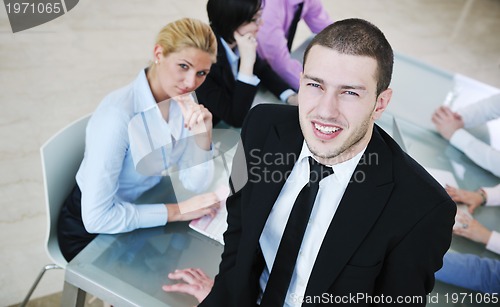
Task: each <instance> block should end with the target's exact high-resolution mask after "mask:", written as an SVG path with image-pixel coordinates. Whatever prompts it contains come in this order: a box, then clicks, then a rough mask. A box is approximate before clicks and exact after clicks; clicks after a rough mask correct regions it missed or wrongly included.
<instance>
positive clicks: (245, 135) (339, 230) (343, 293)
mask: <svg viewBox="0 0 500 307" xmlns="http://www.w3.org/2000/svg"><path fill="white" fill-rule="evenodd" d="M278 114H279V116H278ZM242 139H243V143H244V151H245V155H246V159H247V163H246V166H247V168H248V176H249V178H248V182H247V184H246V185H245V186H244V187H243V189H241V190H240V191H239V192H237V193H236V194H234V195H232V196H231V197H229V199H228V200H227V209H228V224H229V225H228V229H227V231H226V233H225V234H224V240H225V247H224V252H223V254H222V262H221V264H220V270H219V274H218V275H217V276H216V278H215V284H214V287H213V289H212V292H211V293H210V294H209V296H208V297H207V298H206V299H205V300H204V301H203V302H202V304H201V305H202V306H238V307H240V306H255V302H256V299H257V296H258V292H259V285H258V279H259V276H260V274H261V273H262V264H261V262H262V259H261V257H262V256H261V254H260V252H259V237H260V235H261V232H262V230H263V227H264V225H265V223H266V220H267V217H268V215H269V212H270V210H271V208H272V207H273V205H274V203H275V201H276V199H277V197H278V194H279V192H280V190H281V189H282V187H283V184H284V181H281V182H272V181H269V180H262V179H263V178H264V173H266V172H267V173H268V174H270V173H273V172H274V174H275V175H276V174H278V173H280V174H286V173H287V172H290V171H291V169H292V168H293V164H294V159H286V160H289V161H288V162H289V163H277V164H272V163H268V161H269V160H270V158H271V157H273V156H276V157H277V156H279V155H286V154H288V155H289V154H290V153H293V154H295V157H298V155H299V154H300V150H301V146H302V142H303V136H302V133H301V130H300V126H299V122H298V112H297V108H296V107H291V106H286V105H261V106H257V107H255V108H254V109H252V111H251V112H250V113H249V115H248V118H247V121H246V123H245V125H244V127H243V130H242ZM264 154H266V155H267V156H266V159H265V160H264V159H263V155H264ZM286 160H285V161H286ZM265 161H267V162H266V163H264V162H265ZM281 161H283V160H281ZM233 169H234V167H233ZM360 174H363V176H364V180H360V178H362V177H359V176H361V175H360ZM356 176H358V177H356ZM278 177H279V176H275V178H278ZM333 188H334V187H333ZM455 212H456V206H455V204H454V202H453V201H452V200H451V199H450V197H449V196H448V195H447V194H446V192H445V191H444V189H443V188H442V187H441V186H440V185H439V184H438V183H437V182H436V181H435V180H434V179H433V178H432V177H431V176H430V175H429V174H428V173H427V172H426V171H425V170H424V169H423V168H422V167H421V166H420V165H419V164H418V163H416V162H415V161H414V160H413V159H412V158H410V157H409V156H408V155H407V154H405V153H404V152H403V151H402V150H401V148H400V147H399V146H398V145H397V144H396V143H395V142H394V140H393V139H392V138H391V137H390V136H388V135H387V134H386V133H385V132H384V131H383V130H382V129H381V128H379V127H378V126H376V125H375V126H374V129H373V136H372V138H371V140H370V142H369V144H368V147H367V149H366V151H365V153H364V156H363V157H362V158H361V160H360V162H359V164H358V166H357V168H356V170H355V172H354V174H353V181H352V183H350V184H349V185H348V187H347V189H346V191H345V194H344V196H343V198H342V200H341V202H340V204H339V207H338V209H337V212H336V213H335V216H334V218H333V219H332V221H331V224H330V226H329V229H328V231H327V233H326V235H325V237H324V239H323V243H322V246H321V249H320V251H319V254H318V256H317V258H316V262H315V264H314V267H313V270H312V273H311V276H310V278H309V282H308V284H307V288H306V298H307V296H309V297H313V296H320V297H325V298H329V295H330V294H331V295H335V296H337V297H338V298H337V299H342V300H344V302H345V303H346V305H356V306H375V305H377V306H379V305H383V304H375V303H373V301H374V300H373V299H372V300H371V301H370V299H364V300H363V299H359V300H358V299H356V300H352V299H351V300H348V299H349V298H351V297H352V296H354V297H357V295H358V293H359V295H371V296H372V297H375V296H378V298H380V297H381V295H384V297H386V298H387V297H388V296H390V297H391V299H392V302H396V299H397V297H398V296H404V297H405V298H407V299H408V297H410V296H412V297H413V296H416V297H417V298H416V299H420V300H421V302H420V303H414V304H409V305H410V306H412V305H413V306H424V305H425V295H426V294H427V293H429V292H430V291H431V290H432V288H433V286H434V272H435V271H436V270H438V269H439V268H440V267H441V265H442V257H443V255H444V253H445V252H446V251H447V249H448V248H449V245H450V242H451V229H452V226H453V223H454V216H455ZM410 299H411V298H410ZM346 300H347V301H346ZM334 301H335V298H333V299H332V301H329V300H323V301H320V302H319V303H318V302H316V303H308V302H307V301H306V302H305V303H304V304H303V306H316V305H321V304H327V303H330V302H334ZM386 302H387V300H386ZM392 306H394V305H392ZM405 306H406V304H405Z"/></svg>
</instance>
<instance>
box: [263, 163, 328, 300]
mask: <svg viewBox="0 0 500 307" xmlns="http://www.w3.org/2000/svg"><path fill="white" fill-rule="evenodd" d="M309 166H310V173H309V183H307V184H306V185H305V186H304V187H303V188H302V190H301V191H300V193H299V195H298V196H297V199H296V200H295V203H294V204H293V207H292V212H291V213H290V217H289V218H288V222H287V223H286V226H285V231H284V232H283V237H281V241H280V245H279V247H278V252H277V254H276V258H275V260H274V263H273V268H272V270H271V274H270V275H269V280H268V281H267V285H266V290H265V291H264V294H263V296H262V301H261V303H260V306H261V307H277V306H283V303H284V301H285V296H286V293H287V291H288V287H289V285H290V280H291V279H292V274H293V269H294V268H295V262H296V260H297V255H298V254H299V250H300V245H301V244H302V239H303V237H304V233H305V231H306V228H307V223H308V222H309V216H310V215H311V211H312V208H313V205H314V200H315V199H316V194H317V193H318V189H319V182H320V181H321V179H323V178H325V177H327V176H329V175H331V174H332V173H333V169H332V168H331V167H326V166H324V165H322V164H320V163H318V162H316V160H314V159H313V158H312V157H309Z"/></svg>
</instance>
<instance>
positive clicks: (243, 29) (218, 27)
mask: <svg viewBox="0 0 500 307" xmlns="http://www.w3.org/2000/svg"><path fill="white" fill-rule="evenodd" d="M207 13H208V19H209V20H210V25H211V26H212V29H213V30H214V32H215V35H216V36H217V43H218V49H217V62H216V63H214V64H213V65H212V67H211V69H210V75H208V76H207V79H206V81H205V82H204V83H203V84H202V85H201V86H200V87H199V88H198V89H197V90H196V94H197V97H198V100H199V101H200V103H202V104H203V105H205V106H206V107H207V108H208V109H209V110H210V112H211V113H212V114H213V123H214V125H216V124H217V123H218V122H219V121H220V120H223V121H224V122H226V123H227V124H229V125H231V126H233V127H241V125H242V124H243V120H244V119H245V116H246V115H247V113H248V110H250V108H251V106H252V103H253V101H254V98H255V95H256V94H257V89H258V85H259V84H260V83H262V84H263V85H264V86H265V87H266V88H267V89H269V90H270V91H271V92H272V93H273V94H274V95H275V96H276V97H278V98H279V99H280V100H281V101H283V102H286V103H290V104H296V103H297V94H296V93H295V92H294V91H293V90H292V89H291V88H290V87H289V86H288V85H287V84H286V82H285V81H283V80H282V79H281V77H279V76H278V75H277V74H276V73H275V72H274V71H273V70H272V69H271V67H270V66H269V65H268V64H267V63H266V62H265V61H262V60H261V59H260V57H259V56H258V55H257V51H256V50H257V40H256V36H257V32H258V31H259V29H260V26H261V25H262V1H261V0H209V1H208V3H207Z"/></svg>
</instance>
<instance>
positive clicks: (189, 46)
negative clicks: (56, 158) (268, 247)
mask: <svg viewBox="0 0 500 307" xmlns="http://www.w3.org/2000/svg"><path fill="white" fill-rule="evenodd" d="M216 49H217V43H216V40H215V35H214V33H213V32H212V30H211V28H210V27H209V26H208V25H207V24H205V23H203V22H201V21H199V20H196V19H189V18H184V19H180V20H177V21H174V22H171V23H169V24H167V25H166V26H165V27H164V28H163V29H161V31H160V33H159V34H158V37H157V40H156V44H155V46H154V49H153V57H154V59H153V62H152V63H151V64H150V65H149V66H148V67H147V68H145V69H143V70H141V71H140V72H139V74H138V76H137V78H136V79H135V80H134V81H133V82H132V83H131V84H129V85H128V86H126V87H123V88H121V89H119V90H116V91H114V92H112V93H111V94H109V95H107V96H106V97H105V98H104V99H103V101H102V102H101V103H100V105H99V106H98V107H97V109H96V110H95V112H94V113H93V114H92V117H91V118H90V121H89V123H88V125H87V128H86V139H85V155H84V158H83V161H82V163H81V165H80V168H79V170H78V172H77V174H76V182H77V184H76V186H75V188H74V189H73V192H72V193H71V194H70V195H69V196H68V198H67V199H66V201H65V203H64V205H63V207H62V209H61V213H60V216H59V220H58V239H59V245H60V248H61V251H62V253H63V255H64V257H65V258H66V260H68V261H70V260H71V259H73V257H75V256H76V255H77V254H78V253H79V252H80V251H81V250H82V249H83V248H84V247H85V246H86V245H87V244H88V243H90V241H92V239H94V238H95V237H96V236H97V234H98V233H121V232H128V231H131V230H134V229H137V228H144V227H155V226H161V225H165V224H166V223H167V222H173V221H185V220H191V219H194V218H198V217H201V216H203V215H207V214H213V213H214V212H213V211H214V210H215V209H216V207H217V206H218V201H219V200H218V199H217V196H216V195H215V193H206V194H201V195H197V196H194V197H192V198H190V199H187V200H185V201H183V202H182V203H179V204H176V203H168V204H163V203H154V204H143V205H137V204H135V203H134V202H135V201H136V199H137V198H138V197H139V196H140V195H141V194H142V193H143V192H145V191H147V190H149V189H150V188H152V187H153V186H155V185H156V184H158V183H159V182H160V180H161V179H162V176H161V175H160V174H158V175H156V176H150V175H145V174H144V173H142V172H141V171H139V170H138V168H137V161H138V160H139V158H142V157H143V156H140V155H139V156H138V154H137V153H138V152H140V151H141V148H143V147H142V146H141V145H143V144H140V142H141V141H142V142H148V138H149V141H150V142H151V141H157V140H164V139H165V140H166V141H165V142H164V143H161V144H160V145H161V146H160V147H159V148H160V149H162V150H165V151H164V152H165V153H166V155H165V156H164V158H165V164H166V165H165V169H167V168H170V167H171V166H178V167H179V168H180V179H181V181H182V183H183V185H184V187H185V188H187V189H188V190H191V191H194V192H195V193H200V192H202V191H203V190H204V189H205V188H206V187H207V182H210V181H209V180H207V178H211V177H212V176H213V172H214V169H213V168H214V165H213V161H212V156H213V153H212V149H211V146H212V116H211V114H210V112H209V111H208V110H207V109H206V108H205V107H203V105H199V104H197V103H195V101H194V99H192V96H189V93H190V92H192V91H194V90H195V89H196V88H197V87H199V86H200V84H202V83H203V81H204V80H205V78H206V77H207V75H208V73H209V72H210V66H211V65H212V63H213V62H215V55H216ZM181 95H184V97H181ZM137 118H138V119H139V122H140V123H143V121H144V122H147V124H148V125H150V129H149V130H147V129H146V130H147V133H148V134H147V136H146V137H145V139H146V140H144V138H142V139H141V138H136V139H134V138H133V137H134V135H135V134H134V133H136V132H137V131H139V130H134V129H133V128H134V124H133V120H134V119H137ZM153 128H154V129H153ZM131 129H132V130H133V131H131ZM190 137H192V138H190ZM186 139H193V140H194V141H193V142H192V143H193V144H194V146H196V148H195V149H196V150H197V151H198V152H199V153H200V154H201V155H203V156H204V158H206V159H205V161H206V163H200V164H198V165H195V166H192V167H189V168H187V167H186V168H184V166H185V165H186V163H189V162H190V159H191V158H192V154H193V151H192V150H193V148H188V147H187V146H189V144H188V142H181V141H180V140H186ZM148 144H149V143H148ZM166 144H170V147H168V148H167V146H163V145H166ZM210 162H212V163H210ZM193 203H194V204H197V205H200V204H201V206H200V207H202V206H206V207H204V208H201V209H197V210H194V211H190V212H186V213H181V212H182V210H181V208H182V206H183V205H188V206H189V205H192V204H193ZM200 207H198V208H200Z"/></svg>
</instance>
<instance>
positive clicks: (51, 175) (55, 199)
mask: <svg viewBox="0 0 500 307" xmlns="http://www.w3.org/2000/svg"><path fill="white" fill-rule="evenodd" d="M89 118H90V115H86V116H84V117H82V118H80V119H78V120H76V121H74V122H72V123H71V124H69V125H68V126H66V127H65V128H63V129H61V130H60V131H59V132H57V133H56V134H55V135H53V136H52V137H51V138H50V139H49V140H48V141H47V142H45V144H43V145H42V147H41V148H40V155H41V158H42V171H43V182H44V185H43V186H44V191H45V207H46V209H47V238H46V246H45V249H46V252H47V254H48V256H49V258H50V259H51V260H52V261H53V263H52V264H47V265H46V266H44V268H43V269H42V270H41V272H40V273H39V274H38V277H37V279H36V280H35V282H34V283H33V286H32V287H31V289H30V290H29V292H28V294H27V295H26V297H25V299H24V301H23V302H22V303H21V307H24V306H26V304H27V303H28V301H29V299H30V297H31V294H33V291H34V290H35V288H36V287H37V286H38V283H39V282H40V280H41V279H42V277H43V275H44V273H45V272H46V271H48V270H52V269H64V268H66V264H67V261H66V259H64V256H63V255H62V253H61V250H60V249H59V242H58V241H57V218H58V217H59V211H60V210H61V206H62V204H63V203H64V200H65V199H66V197H67V196H68V195H69V193H70V192H71V190H72V189H73V187H74V186H75V175H76V172H77V171H78V168H79V167H80V163H81V162H82V159H83V152H84V149H85V128H86V127H87V122H88V120H89Z"/></svg>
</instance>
